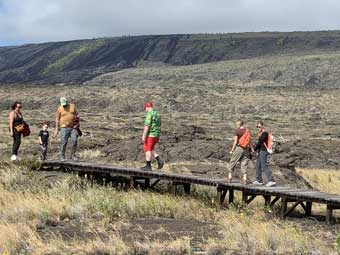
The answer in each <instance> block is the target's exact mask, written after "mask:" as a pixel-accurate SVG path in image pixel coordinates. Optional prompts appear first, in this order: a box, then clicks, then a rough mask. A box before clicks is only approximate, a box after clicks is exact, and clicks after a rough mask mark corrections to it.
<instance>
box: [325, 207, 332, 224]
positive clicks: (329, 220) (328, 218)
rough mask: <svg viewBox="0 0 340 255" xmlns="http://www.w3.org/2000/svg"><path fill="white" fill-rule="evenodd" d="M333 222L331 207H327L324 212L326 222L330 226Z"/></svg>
mask: <svg viewBox="0 0 340 255" xmlns="http://www.w3.org/2000/svg"><path fill="white" fill-rule="evenodd" d="M332 220H333V207H332V206H331V205H327V210H326V222H327V224H331V223H332Z"/></svg>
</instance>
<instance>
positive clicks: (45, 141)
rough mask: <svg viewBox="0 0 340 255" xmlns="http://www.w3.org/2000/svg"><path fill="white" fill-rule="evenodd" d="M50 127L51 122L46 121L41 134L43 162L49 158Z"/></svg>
mask: <svg viewBox="0 0 340 255" xmlns="http://www.w3.org/2000/svg"><path fill="white" fill-rule="evenodd" d="M49 126H50V122H49V121H46V122H45V123H44V124H43V126H42V129H41V130H40V132H39V144H40V147H41V153H42V155H41V160H42V161H45V160H46V158H47V149H48V140H49V136H50V134H49V132H48V128H49Z"/></svg>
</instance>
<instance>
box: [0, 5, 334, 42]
mask: <svg viewBox="0 0 340 255" xmlns="http://www.w3.org/2000/svg"><path fill="white" fill-rule="evenodd" d="M336 29H340V0H120V1H119V0H0V45H11V44H22V43H28V42H44V41H59V40H72V39H80V38H93V37H105V36H119V35H141V34H174V33H201V32H202V33H204V32H209V33H216V32H245V31H250V32H253V31H297V30H299V31H301V30H336Z"/></svg>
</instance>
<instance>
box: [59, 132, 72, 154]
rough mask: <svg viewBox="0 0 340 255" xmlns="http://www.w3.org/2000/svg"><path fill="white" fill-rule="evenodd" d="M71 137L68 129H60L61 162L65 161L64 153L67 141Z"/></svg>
mask: <svg viewBox="0 0 340 255" xmlns="http://www.w3.org/2000/svg"><path fill="white" fill-rule="evenodd" d="M70 135H71V132H70V129H69V128H61V129H60V138H61V145H60V154H61V155H60V158H61V160H65V152H66V146H67V142H68V139H69V137H70Z"/></svg>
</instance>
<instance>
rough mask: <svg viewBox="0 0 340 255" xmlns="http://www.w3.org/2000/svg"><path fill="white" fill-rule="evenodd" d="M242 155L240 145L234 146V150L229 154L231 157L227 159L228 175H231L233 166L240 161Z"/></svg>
mask: <svg viewBox="0 0 340 255" xmlns="http://www.w3.org/2000/svg"><path fill="white" fill-rule="evenodd" d="M242 155H243V149H242V148H241V147H236V149H235V151H234V152H233V154H231V158H230V161H229V167H228V176H229V177H230V176H232V174H233V172H234V170H235V167H236V165H237V163H238V162H239V161H240V159H241V157H242Z"/></svg>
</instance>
